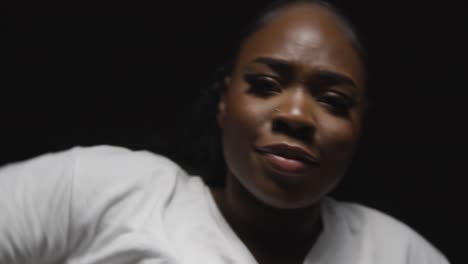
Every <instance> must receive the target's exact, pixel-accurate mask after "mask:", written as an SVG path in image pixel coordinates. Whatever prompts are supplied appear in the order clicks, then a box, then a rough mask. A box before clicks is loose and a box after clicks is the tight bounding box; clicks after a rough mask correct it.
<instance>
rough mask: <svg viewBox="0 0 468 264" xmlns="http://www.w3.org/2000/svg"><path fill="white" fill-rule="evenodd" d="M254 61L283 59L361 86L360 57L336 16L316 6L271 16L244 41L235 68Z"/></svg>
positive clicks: (305, 6) (361, 68) (362, 68)
mask: <svg viewBox="0 0 468 264" xmlns="http://www.w3.org/2000/svg"><path fill="white" fill-rule="evenodd" d="M257 57H275V58H279V59H283V60H286V61H289V62H291V63H293V64H295V65H297V66H298V67H299V68H300V69H302V70H304V71H313V70H314V69H321V70H330V71H336V72H340V73H342V74H346V75H348V76H349V77H351V78H353V79H354V80H355V81H356V83H358V85H359V86H363V85H364V78H365V72H364V67H363V64H362V60H361V57H360V56H359V54H358V52H357V50H356V49H355V48H354V46H353V45H352V43H351V40H350V39H349V37H348V35H347V33H346V32H345V30H344V28H343V26H342V24H341V23H340V21H339V20H338V18H337V17H336V15H335V14H333V13H332V12H331V11H329V10H328V9H327V8H325V7H321V6H319V5H315V4H297V5H293V6H290V7H286V8H283V9H281V10H279V11H278V12H277V13H276V14H274V15H273V18H272V19H271V20H270V21H269V22H267V23H266V24H265V25H263V26H262V27H260V29H259V30H258V31H256V32H255V33H253V34H252V35H251V36H250V37H249V38H247V39H246V40H245V42H244V43H243V45H242V47H241V50H240V52H239V56H238V64H244V63H249V61H252V60H254V59H255V58H257Z"/></svg>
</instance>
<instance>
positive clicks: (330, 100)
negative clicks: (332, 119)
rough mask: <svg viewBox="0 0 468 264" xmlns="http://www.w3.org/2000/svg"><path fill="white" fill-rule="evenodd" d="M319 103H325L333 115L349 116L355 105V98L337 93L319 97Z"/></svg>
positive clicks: (328, 93)
mask: <svg viewBox="0 0 468 264" xmlns="http://www.w3.org/2000/svg"><path fill="white" fill-rule="evenodd" d="M318 101H319V102H321V103H323V104H324V105H325V106H326V107H327V108H328V109H329V110H330V111H331V112H332V113H333V114H335V115H338V116H348V115H349V111H350V110H351V108H352V107H353V106H354V104H355V101H354V99H353V98H351V97H350V96H348V95H345V94H343V93H340V92H336V91H327V92H325V93H323V94H322V95H320V96H319V97H318Z"/></svg>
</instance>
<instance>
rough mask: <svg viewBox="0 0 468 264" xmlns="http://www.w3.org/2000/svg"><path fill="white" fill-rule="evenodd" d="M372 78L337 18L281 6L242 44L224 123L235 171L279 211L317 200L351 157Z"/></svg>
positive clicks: (224, 104) (222, 111)
mask: <svg viewBox="0 0 468 264" xmlns="http://www.w3.org/2000/svg"><path fill="white" fill-rule="evenodd" d="M364 81H365V72H364V68H363V65H362V61H361V58H360V56H359V55H358V53H357V51H356V50H355V49H354V48H353V46H352V44H351V42H350V40H349V38H348V37H347V35H346V34H345V32H344V30H343V28H342V26H341V25H340V24H339V22H338V20H337V19H336V17H335V15H334V14H332V13H331V12H330V11H328V10H327V9H325V8H323V7H320V6H317V5H310V4H300V5H294V6H291V7H288V8H286V9H283V10H282V11H280V13H279V14H277V15H276V17H275V18H273V20H272V21H270V22H269V23H267V24H266V25H264V26H263V27H261V28H260V30H258V31H257V32H255V33H253V34H252V35H251V36H250V37H249V38H248V39H247V40H246V41H245V42H244V43H243V45H242V47H241V49H240V52H239V54H238V58H237V60H236V64H235V67H234V70H233V72H232V74H231V75H230V76H229V77H227V78H226V91H225V93H224V95H223V97H222V99H221V101H220V103H219V114H218V121H219V125H220V127H221V129H222V138H223V151H224V156H225V160H226V163H227V167H228V175H227V177H233V178H232V179H234V180H237V181H238V182H240V184H241V186H243V187H244V188H245V189H246V190H248V191H249V192H250V193H251V194H252V195H253V196H255V197H257V198H258V199H259V200H261V201H263V202H264V203H266V204H268V205H270V206H273V207H276V208H302V207H307V206H310V205H313V204H314V203H316V202H317V201H318V200H319V199H320V198H322V197H323V196H324V195H325V194H327V193H328V192H329V191H331V189H332V188H333V187H334V186H335V185H336V184H337V183H338V182H339V180H340V178H341V177H342V176H343V174H344V173H345V171H346V168H347V166H348V163H349V162H350V160H351V158H352V155H353V149H354V147H355V144H356V141H357V139H358V136H359V131H360V127H361V119H362V114H363V113H362V112H363V107H362V105H363V102H362V100H363V99H364ZM228 182H229V180H228Z"/></svg>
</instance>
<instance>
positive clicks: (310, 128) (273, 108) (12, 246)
mask: <svg viewBox="0 0 468 264" xmlns="http://www.w3.org/2000/svg"><path fill="white" fill-rule="evenodd" d="M365 82H366V70H365V66H364V59H363V55H362V50H361V47H360V43H359V41H358V40H357V38H356V35H355V33H354V31H353V30H352V28H351V27H350V26H349V24H348V23H346V21H345V20H344V18H343V17H342V16H341V15H339V14H338V13H337V12H336V11H335V10H334V9H333V8H332V7H330V6H329V5H328V4H325V3H323V2H319V1H292V2H281V3H279V4H277V5H275V6H273V7H271V8H270V9H268V10H267V11H266V12H265V13H264V14H263V15H262V16H260V19H259V20H258V23H256V24H255V26H254V27H253V30H252V31H250V32H249V33H248V34H247V36H246V37H245V38H244V39H243V41H242V43H241V46H240V48H239V50H238V52H237V55H236V58H235V60H234V63H233V67H232V68H231V69H229V70H228V71H227V73H226V75H225V76H224V78H223V85H221V86H220V87H221V88H222V91H221V94H220V98H219V101H218V102H217V108H218V110H217V122H218V125H219V128H220V129H221V138H222V147H223V148H222V149H223V155H224V161H225V163H226V171H225V174H224V175H225V177H222V178H223V179H224V182H225V183H224V184H223V185H221V186H218V187H215V186H212V187H209V186H207V185H206V184H205V183H203V181H202V180H201V179H200V178H199V177H190V176H189V175H187V173H186V172H185V171H184V170H182V169H181V168H180V167H179V166H178V165H176V164H175V163H173V162H172V161H170V160H169V159H167V158H164V157H162V156H158V155H155V154H152V153H149V152H132V151H129V150H127V149H123V148H117V147H110V146H99V147H93V148H74V149H72V150H69V151H65V152H61V153H55V154H47V155H43V156H41V157H38V158H35V159H32V160H30V161H27V162H23V163H18V164H12V165H9V166H7V167H5V168H3V169H2V170H1V171H0V182H1V184H0V194H1V196H2V199H0V210H1V212H2V218H0V263H374V264H375V263H392V264H395V263H448V262H447V260H446V259H445V258H444V257H443V256H442V255H441V254H440V253H439V252H438V251H437V250H436V249H434V248H433V247H432V246H431V245H430V244H429V243H428V242H427V241H425V240H424V239H423V238H422V237H421V236H419V235H418V234H416V233H415V232H414V231H412V230H411V229H409V228H408V227H407V226H405V225H404V224H402V223H400V222H398V221H397V220H394V219H392V218H391V217H389V216H386V215H384V214H382V213H380V212H377V211H375V210H372V209H369V208H366V207H363V206H360V205H357V204H351V203H342V202H337V201H334V200H332V199H330V198H327V197H326V195H327V194H328V193H329V192H330V191H331V190H332V189H333V188H334V187H335V186H336V184H337V183H338V182H339V181H340V179H341V178H342V176H343V174H344V173H345V171H346V168H347V166H348V164H349V162H350V160H351V158H352V155H353V152H354V149H355V147H356V143H357V141H358V138H359V132H360V128H361V123H362V118H363V114H364V106H365V103H366V96H365V94H366V88H365ZM218 177H219V175H218Z"/></svg>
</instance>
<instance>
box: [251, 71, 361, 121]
mask: <svg viewBox="0 0 468 264" xmlns="http://www.w3.org/2000/svg"><path fill="white" fill-rule="evenodd" d="M244 79H245V81H246V82H247V83H248V84H249V92H251V93H254V94H257V95H259V96H262V97H268V96H272V95H275V94H279V93H281V91H282V88H281V84H280V83H279V82H278V81H277V80H275V78H274V77H271V76H268V75H263V74H245V75H244ZM315 97H316V98H317V100H318V101H319V102H320V103H322V104H324V105H325V106H326V107H327V108H328V109H329V110H330V111H331V112H332V113H333V114H335V115H339V116H346V115H348V114H349V110H350V109H351V108H352V107H353V106H354V104H355V102H354V100H353V98H351V97H350V96H348V95H346V94H343V93H341V92H338V91H330V90H327V91H323V92H320V93H319V94H318V95H316V96H315Z"/></svg>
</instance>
